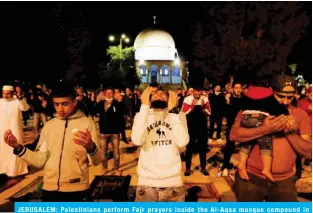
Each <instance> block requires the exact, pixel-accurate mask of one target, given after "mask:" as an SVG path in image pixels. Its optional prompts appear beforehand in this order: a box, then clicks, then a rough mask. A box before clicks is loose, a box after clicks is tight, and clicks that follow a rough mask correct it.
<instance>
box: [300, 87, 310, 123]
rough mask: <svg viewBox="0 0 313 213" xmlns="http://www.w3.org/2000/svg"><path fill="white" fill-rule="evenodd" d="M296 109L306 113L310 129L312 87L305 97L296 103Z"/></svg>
mask: <svg viewBox="0 0 313 213" xmlns="http://www.w3.org/2000/svg"><path fill="white" fill-rule="evenodd" d="M298 107H300V108H301V109H303V110H304V111H306V112H307V113H308V115H309V117H310V124H311V127H312V123H311V121H312V86H311V87H309V89H308V90H307V92H306V97H305V98H303V99H301V100H299V101H298Z"/></svg>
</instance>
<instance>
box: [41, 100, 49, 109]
mask: <svg viewBox="0 0 313 213" xmlns="http://www.w3.org/2000/svg"><path fill="white" fill-rule="evenodd" d="M47 104H48V102H47V101H45V100H43V101H42V102H41V106H42V107H43V108H46V107H47Z"/></svg>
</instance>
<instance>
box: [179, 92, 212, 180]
mask: <svg viewBox="0 0 313 213" xmlns="http://www.w3.org/2000/svg"><path fill="white" fill-rule="evenodd" d="M201 93H202V90H201V88H196V87H195V88H194V91H193V95H190V96H188V97H186V98H185V99H184V103H183V108H182V111H183V113H185V114H186V116H187V124H188V133H189V137H190V141H189V143H188V145H187V150H186V155H185V156H186V171H185V176H190V167H191V160H192V154H193V153H199V157H200V166H201V173H202V174H203V175H204V176H208V175H209V173H208V171H207V170H206V153H207V141H208V128H207V116H209V115H210V114H211V109H210V103H209V100H208V98H207V97H205V96H202V95H201Z"/></svg>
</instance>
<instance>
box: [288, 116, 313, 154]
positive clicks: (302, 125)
mask: <svg viewBox="0 0 313 213" xmlns="http://www.w3.org/2000/svg"><path fill="white" fill-rule="evenodd" d="M293 121H294V123H295V124H297V123H296V120H293ZM310 122H311V121H310V118H309V116H308V115H307V114H306V113H305V112H304V111H303V110H301V112H300V113H299V123H298V129H299V131H297V132H296V131H294V132H292V133H291V134H286V137H287V139H288V141H289V143H290V145H291V146H292V148H293V149H294V151H295V152H296V153H297V154H299V155H301V156H302V157H304V158H312V136H311V135H312V130H311V127H310Z"/></svg>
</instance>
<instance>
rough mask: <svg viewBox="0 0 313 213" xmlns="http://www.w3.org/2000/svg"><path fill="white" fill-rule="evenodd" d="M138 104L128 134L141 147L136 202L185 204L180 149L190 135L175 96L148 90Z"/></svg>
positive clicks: (171, 93)
mask: <svg viewBox="0 0 313 213" xmlns="http://www.w3.org/2000/svg"><path fill="white" fill-rule="evenodd" d="M141 101H142V105H141V107H140V111H139V112H138V113H137V114H136V116H135V119H134V124H133V128H132V135H131V137H132V141H133V143H134V144H135V145H137V146H141V150H140V156H139V162H138V168H137V171H138V182H137V190H136V201H140V202H142V201H148V202H149V201H156V202H161V201H163V202H164V201H185V189H184V187H183V180H182V176H181V158H180V153H179V148H181V147H185V146H186V145H187V144H188V141H189V135H188V128H187V122H186V116H185V115H184V113H182V112H180V110H179V109H178V108H177V104H178V98H177V94H176V93H175V92H172V91H169V93H166V92H164V91H163V90H160V89H158V90H156V91H154V90H153V88H151V87H148V88H147V89H145V91H144V92H143V93H142V96H141Z"/></svg>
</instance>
